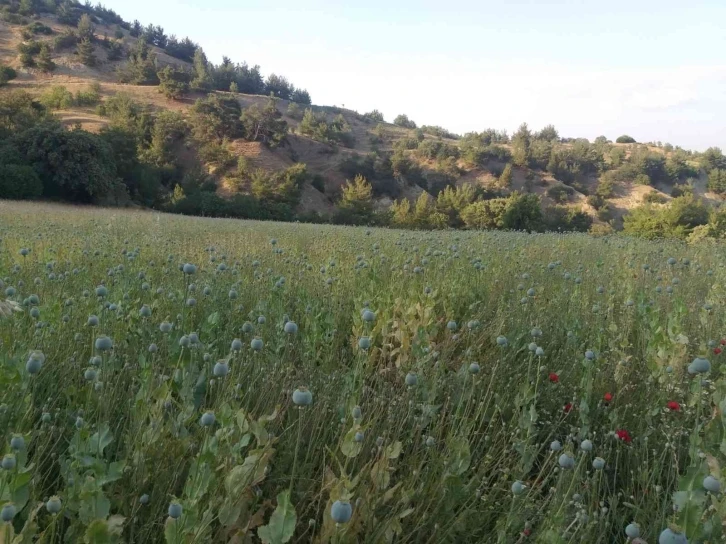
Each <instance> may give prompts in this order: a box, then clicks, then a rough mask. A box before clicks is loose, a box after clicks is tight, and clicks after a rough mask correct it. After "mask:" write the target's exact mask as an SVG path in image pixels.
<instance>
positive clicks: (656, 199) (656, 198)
mask: <svg viewBox="0 0 726 544" xmlns="http://www.w3.org/2000/svg"><path fill="white" fill-rule="evenodd" d="M643 201H644V202H646V203H648V204H665V203H666V202H668V198H666V196H665V195H664V194H662V193H659V192H658V191H651V192H650V193H648V194H647V195H645V197H644V198H643Z"/></svg>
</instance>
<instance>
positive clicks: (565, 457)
mask: <svg viewBox="0 0 726 544" xmlns="http://www.w3.org/2000/svg"><path fill="white" fill-rule="evenodd" d="M558 463H559V465H560V467H562V468H565V469H568V468H572V467H574V466H575V458H574V457H572V455H570V454H569V453H563V454H562V455H560V458H559V459H558Z"/></svg>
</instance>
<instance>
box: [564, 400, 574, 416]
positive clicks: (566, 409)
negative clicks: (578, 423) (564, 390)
mask: <svg viewBox="0 0 726 544" xmlns="http://www.w3.org/2000/svg"><path fill="white" fill-rule="evenodd" d="M562 410H563V412H565V413H566V414H569V413H570V412H571V411H572V403H571V402H568V403H567V404H565V406H564V408H563V409H562Z"/></svg>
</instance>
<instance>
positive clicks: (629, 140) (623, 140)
mask: <svg viewBox="0 0 726 544" xmlns="http://www.w3.org/2000/svg"><path fill="white" fill-rule="evenodd" d="M615 143H617V144H634V143H637V142H636V141H635V138H633V137H632V136H628V135H627V134H623V135H622V136H618V138H617V139H616V140H615Z"/></svg>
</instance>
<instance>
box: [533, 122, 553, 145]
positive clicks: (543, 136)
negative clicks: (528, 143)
mask: <svg viewBox="0 0 726 544" xmlns="http://www.w3.org/2000/svg"><path fill="white" fill-rule="evenodd" d="M533 138H534V139H535V140H542V141H546V142H556V141H559V139H560V134H559V133H558V132H557V129H556V128H555V127H554V125H547V126H545V127H544V128H543V129H542V130H540V131H539V132H535V133H534V136H533Z"/></svg>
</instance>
